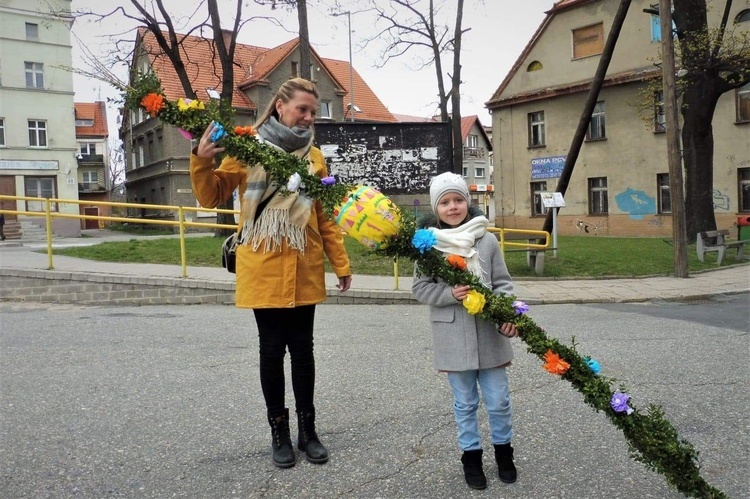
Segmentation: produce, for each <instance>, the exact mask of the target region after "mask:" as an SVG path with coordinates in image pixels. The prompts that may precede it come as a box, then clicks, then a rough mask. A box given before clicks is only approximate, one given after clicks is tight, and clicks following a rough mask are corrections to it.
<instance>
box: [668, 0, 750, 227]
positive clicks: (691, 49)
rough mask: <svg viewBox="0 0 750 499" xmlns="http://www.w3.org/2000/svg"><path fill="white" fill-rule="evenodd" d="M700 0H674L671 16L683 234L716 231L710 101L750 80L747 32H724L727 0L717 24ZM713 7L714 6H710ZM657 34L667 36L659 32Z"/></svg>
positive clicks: (712, 106) (713, 105)
mask: <svg viewBox="0 0 750 499" xmlns="http://www.w3.org/2000/svg"><path fill="white" fill-rule="evenodd" d="M707 3H708V2H707V1H706V0H674V1H673V8H674V13H673V16H672V17H673V19H674V23H675V28H676V34H677V39H678V48H679V55H678V57H679V64H680V66H681V69H682V70H684V71H686V74H685V76H683V77H682V78H680V86H681V87H682V90H683V93H682V104H681V105H680V112H681V114H682V118H683V126H682V149H683V161H684V167H685V205H686V206H685V218H686V225H687V229H686V232H687V237H688V238H689V239H690V240H694V239H695V236H696V234H697V233H698V232H702V231H706V230H714V229H716V215H715V212H714V205H713V165H714V138H713V127H712V125H711V123H712V121H713V116H714V112H715V110H716V104H717V102H718V101H719V98H720V97H721V96H722V95H723V94H724V93H726V92H729V91H731V90H733V89H736V88H739V87H741V86H743V85H745V84H746V83H748V82H749V81H750V35H748V33H747V32H744V33H733V32H732V31H733V30H730V31H729V32H728V30H727V27H728V26H731V25H730V24H729V23H730V20H729V14H730V11H731V9H732V0H726V3H725V4H724V10H723V13H722V17H721V21H720V24H719V26H718V27H714V28H712V27H710V26H709V24H708V7H707ZM712 8H715V5H712ZM662 36H668V35H667V34H666V33H662Z"/></svg>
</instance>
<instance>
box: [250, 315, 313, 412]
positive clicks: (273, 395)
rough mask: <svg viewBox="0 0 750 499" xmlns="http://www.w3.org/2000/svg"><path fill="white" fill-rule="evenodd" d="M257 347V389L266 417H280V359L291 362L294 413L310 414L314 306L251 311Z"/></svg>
mask: <svg viewBox="0 0 750 499" xmlns="http://www.w3.org/2000/svg"><path fill="white" fill-rule="evenodd" d="M253 312H255V322H256V323H257V325H258V338H259V343H260V386H261V389H262V390H263V397H264V398H265V399H266V409H267V411H268V417H270V418H275V417H278V416H280V415H282V414H283V413H284V409H285V407H286V405H285V403H284V392H285V386H284V356H285V355H286V349H287V348H289V357H290V358H291V360H292V390H293V391H294V399H295V402H296V409H297V410H298V411H304V410H312V409H313V408H314V405H313V392H314V390H315V358H314V356H313V322H314V321H315V305H306V306H303V307H296V308H262V309H254V310H253Z"/></svg>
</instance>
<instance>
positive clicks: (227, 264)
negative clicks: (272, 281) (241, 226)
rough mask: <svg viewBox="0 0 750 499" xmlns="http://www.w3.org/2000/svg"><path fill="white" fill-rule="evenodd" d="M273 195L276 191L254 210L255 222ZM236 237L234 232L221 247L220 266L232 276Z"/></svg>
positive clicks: (234, 267) (235, 265) (235, 261)
mask: <svg viewBox="0 0 750 499" xmlns="http://www.w3.org/2000/svg"><path fill="white" fill-rule="evenodd" d="M276 190H278V189H276ZM274 194H276V191H273V192H272V193H271V195H270V196H268V197H267V198H266V199H265V200H264V201H262V202H261V203H260V204H259V205H258V209H257V210H255V221H256V222H257V221H258V218H259V217H260V214H261V213H263V209H264V208H265V207H266V205H267V204H268V202H269V201H270V200H271V198H272V197H273V196H274ZM237 235H238V233H237V232H235V233H234V234H232V235H231V236H229V237H228V238H226V239H225V240H224V244H222V245H221V266H222V267H224V268H225V269H227V272H231V273H232V274H234V273H236V272H237Z"/></svg>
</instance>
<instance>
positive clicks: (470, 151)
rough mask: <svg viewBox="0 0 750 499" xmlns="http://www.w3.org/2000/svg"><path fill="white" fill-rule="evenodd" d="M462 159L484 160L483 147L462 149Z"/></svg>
mask: <svg viewBox="0 0 750 499" xmlns="http://www.w3.org/2000/svg"><path fill="white" fill-rule="evenodd" d="M464 158H484V147H464Z"/></svg>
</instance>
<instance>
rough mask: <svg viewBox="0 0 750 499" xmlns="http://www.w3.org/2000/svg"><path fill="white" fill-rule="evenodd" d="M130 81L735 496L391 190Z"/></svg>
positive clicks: (645, 443)
mask: <svg viewBox="0 0 750 499" xmlns="http://www.w3.org/2000/svg"><path fill="white" fill-rule="evenodd" d="M124 90H125V102H126V106H127V107H129V108H130V109H137V108H138V107H142V108H143V109H145V110H146V111H147V112H148V113H149V114H150V115H151V116H152V117H155V118H156V117H158V118H159V119H161V120H162V121H164V122H166V123H168V124H170V125H174V126H176V127H178V128H179V129H180V131H181V133H183V135H185V136H186V137H192V136H200V135H201V134H202V133H203V131H204V130H205V129H206V127H207V126H208V125H209V124H210V123H211V122H212V121H213V122H216V123H217V124H218V127H217V131H216V132H215V133H214V135H213V136H212V140H214V141H221V146H222V147H224V149H225V151H226V154H228V155H231V156H234V157H236V158H238V159H239V160H240V161H243V162H245V163H246V164H250V165H254V164H262V165H263V168H264V169H265V170H266V172H267V173H268V174H269V175H270V177H271V180H272V181H274V182H276V183H277V184H278V185H280V186H282V187H281V192H282V193H283V192H285V191H286V192H289V191H290V190H298V191H299V192H300V194H302V195H305V196H308V197H310V198H314V199H317V200H318V201H320V203H321V204H322V206H323V209H324V212H325V213H326V215H327V216H328V217H329V218H331V219H332V220H335V221H336V223H337V224H338V225H339V226H340V227H341V228H342V229H343V230H344V231H346V232H347V233H348V234H349V235H351V236H352V237H354V238H355V239H356V240H358V241H359V242H361V243H362V244H364V245H366V246H368V247H370V248H372V249H373V250H376V251H378V252H380V253H382V254H385V255H388V256H391V257H398V258H402V259H409V260H413V261H415V262H416V263H417V265H418V267H419V270H420V272H421V273H423V274H425V275H429V276H431V277H434V278H438V279H441V280H443V281H445V282H446V283H448V284H450V285H456V284H468V285H470V286H471V288H472V291H471V292H470V293H469V294H468V296H467V297H466V298H465V299H464V301H463V304H464V306H465V307H466V309H467V311H468V312H469V313H470V314H472V315H476V316H477V317H481V318H482V319H486V320H488V321H491V322H493V323H496V324H503V323H506V322H512V323H514V324H515V325H516V327H517V329H518V331H519V335H520V338H521V340H523V341H524V343H526V345H527V349H528V351H529V352H530V353H533V354H534V355H536V356H537V357H539V358H540V359H541V360H542V361H543V363H542V367H543V368H544V369H545V370H547V371H548V372H549V373H550V374H552V375H554V376H559V377H561V378H562V379H565V380H567V381H569V382H570V383H571V384H572V385H573V386H574V387H575V388H576V389H577V390H578V391H580V392H581V393H582V394H583V398H584V401H585V402H586V403H587V404H589V405H590V406H591V407H593V408H594V409H596V410H597V411H601V412H603V413H604V414H606V415H607V417H608V418H609V419H610V421H611V422H612V423H613V424H614V425H615V426H617V427H618V428H620V429H621V430H622V432H623V434H624V436H625V438H626V439H627V441H628V444H629V447H630V450H631V455H632V457H633V458H634V459H636V460H638V461H641V462H643V463H644V464H645V465H646V466H647V467H648V468H650V469H652V470H654V471H656V472H658V473H661V474H662V475H664V476H665V478H666V480H667V482H668V483H669V484H670V485H672V486H673V487H675V488H676V489H677V490H679V491H680V492H682V493H683V494H685V495H686V496H691V497H702V498H723V497H726V495H725V494H724V493H722V492H721V491H720V490H718V489H716V488H714V487H712V486H711V485H709V484H708V483H707V482H706V481H705V480H704V479H703V477H701V475H700V467H699V465H698V453H697V451H696V450H695V449H694V448H693V446H692V445H691V444H690V443H689V442H687V441H685V440H683V439H680V438H679V437H678V434H677V430H676V429H675V428H674V427H673V426H672V425H671V424H670V423H669V421H668V420H667V419H666V418H665V417H664V413H663V411H662V409H661V408H659V407H657V406H649V407H648V408H647V409H646V410H645V411H639V410H638V409H637V407H636V406H635V405H634V404H632V403H631V401H630V397H629V395H627V393H626V390H625V388H624V387H622V386H620V387H617V388H616V389H615V388H613V386H612V385H613V381H611V380H609V379H607V378H606V377H605V376H603V375H602V374H601V371H602V367H601V366H600V364H599V362H597V361H596V360H594V359H591V358H590V357H585V356H582V355H580V354H579V353H578V351H577V350H576V345H575V341H573V342H572V345H571V346H568V345H564V344H562V343H561V342H559V341H558V340H556V339H554V338H550V337H549V336H548V335H547V334H546V333H545V331H544V330H543V329H542V328H541V327H539V326H538V325H537V324H536V323H534V321H533V320H532V319H531V318H530V317H529V316H528V315H527V312H528V310H529V307H528V306H527V305H526V304H525V303H523V302H521V301H518V300H517V299H516V297H514V296H510V295H504V296H496V295H494V294H493V293H492V291H491V290H490V289H488V288H487V287H486V286H485V285H484V284H483V283H482V282H481V281H480V280H479V279H478V278H477V277H476V276H475V275H473V274H471V273H470V272H468V271H467V270H466V262H465V261H464V260H463V258H462V257H460V256H458V255H448V256H447V257H446V256H445V255H443V254H442V253H441V252H439V251H438V250H436V249H435V248H434V245H435V243H436V241H435V236H434V235H433V234H432V233H431V232H430V231H429V230H425V229H420V230H417V229H416V222H415V220H414V217H413V216H412V215H410V214H409V213H401V212H400V211H399V209H398V207H397V206H396V205H395V204H394V203H393V202H391V201H390V200H389V199H388V198H387V197H386V196H384V195H383V194H382V193H380V192H378V191H377V190H376V189H373V188H371V187H365V186H350V185H343V184H341V183H339V182H337V181H336V179H335V178H334V177H325V178H320V177H317V176H315V175H313V174H310V173H308V165H307V163H306V161H305V160H301V159H298V158H296V157H295V156H292V155H290V154H286V153H283V152H280V151H279V150H278V149H276V148H274V147H271V146H268V145H267V144H264V143H263V141H262V140H261V139H260V138H259V137H258V136H257V135H256V134H255V131H254V130H253V129H252V127H234V128H232V127H230V126H228V124H226V123H221V122H220V121H221V120H220V119H219V118H218V117H219V115H220V114H219V109H218V105H217V104H216V103H214V102H209V103H207V104H204V103H202V102H199V101H190V100H186V99H179V100H178V101H169V100H167V99H166V98H165V96H164V92H163V90H162V88H161V85H160V83H159V81H158V79H157V78H156V77H155V76H154V75H152V74H147V75H140V76H139V77H138V78H137V79H136V80H135V82H134V83H133V84H132V86H130V87H127V88H125V89H124Z"/></svg>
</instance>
